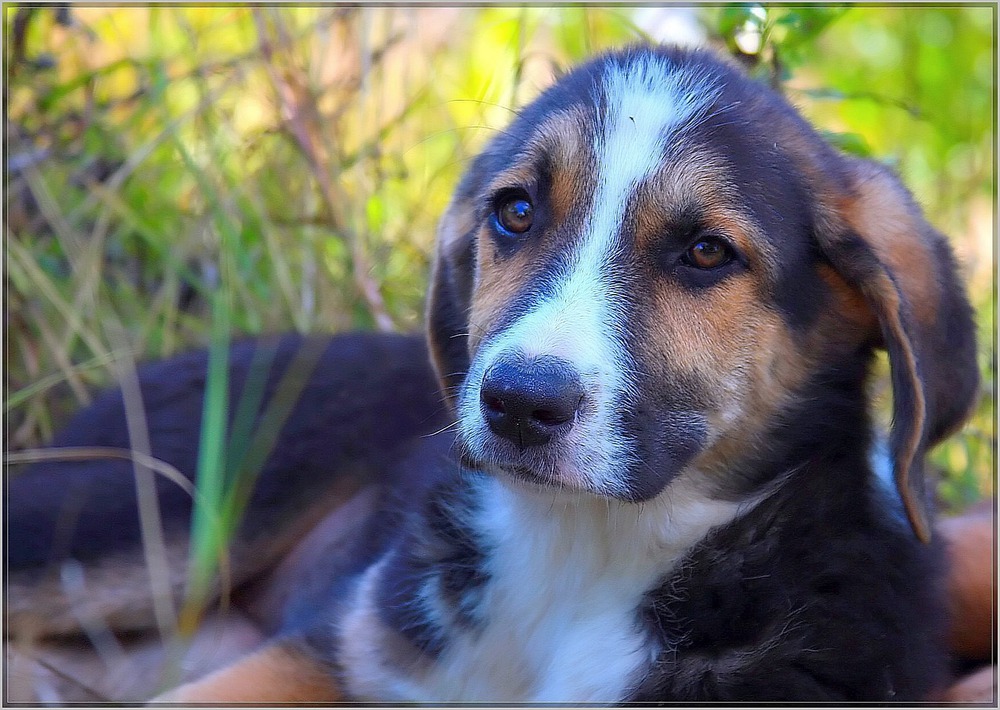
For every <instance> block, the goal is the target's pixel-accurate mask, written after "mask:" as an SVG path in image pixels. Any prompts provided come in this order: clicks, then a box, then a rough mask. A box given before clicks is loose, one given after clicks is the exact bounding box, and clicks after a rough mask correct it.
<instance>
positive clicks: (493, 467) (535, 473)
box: [459, 446, 563, 487]
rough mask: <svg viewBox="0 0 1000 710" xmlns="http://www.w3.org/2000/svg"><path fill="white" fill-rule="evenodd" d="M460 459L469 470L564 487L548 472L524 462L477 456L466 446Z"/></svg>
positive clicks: (463, 466)
mask: <svg viewBox="0 0 1000 710" xmlns="http://www.w3.org/2000/svg"><path fill="white" fill-rule="evenodd" d="M461 449H462V451H461V453H460V455H459V461H460V463H461V465H462V468H464V469H467V470H469V471H478V472H480V473H485V474H489V475H491V476H510V477H511V478H514V479H517V480H519V481H523V482H525V483H534V484H538V485H543V486H558V487H563V484H562V483H560V482H559V481H558V480H556V479H555V478H554V477H553V476H552V475H550V474H546V473H544V472H542V471H540V470H538V469H535V468H531V467H529V466H524V465H522V464H512V463H499V462H496V461H490V460H487V459H483V458H477V457H475V456H472V455H471V454H469V453H468V451H467V450H466V449H465V447H464V446H463V447H461Z"/></svg>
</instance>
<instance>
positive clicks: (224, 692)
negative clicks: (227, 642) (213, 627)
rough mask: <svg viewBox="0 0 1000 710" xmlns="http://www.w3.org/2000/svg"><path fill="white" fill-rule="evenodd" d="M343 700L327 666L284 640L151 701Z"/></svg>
mask: <svg viewBox="0 0 1000 710" xmlns="http://www.w3.org/2000/svg"><path fill="white" fill-rule="evenodd" d="M344 700H346V698H345V697H344V695H343V693H342V692H341V690H340V688H339V687H337V685H336V683H335V682H334V680H333V674H332V673H331V671H330V669H329V668H326V667H324V666H322V665H321V664H320V663H318V662H317V661H316V660H315V659H313V658H311V657H310V656H308V655H307V654H305V653H303V652H302V651H300V650H298V649H296V648H294V647H292V646H290V645H288V644H274V645H271V646H267V647H265V648H263V649H262V650H260V651H258V652H256V653H254V654H252V655H250V656H247V657H245V658H244V659H242V660H241V661H239V662H237V663H235V664H234V665H231V666H229V667H227V668H223V669H222V670H219V671H216V672H215V673H212V674H211V675H209V676H208V677H206V678H203V679H201V680H199V681H195V682H194V683H188V684H187V685H182V686H180V687H179V688H176V689H174V690H172V691H170V692H168V693H165V694H163V695H161V696H159V697H157V698H154V699H153V702H154V703H181V704H183V703H194V702H197V703H252V704H254V705H270V704H278V703H289V704H295V703H324V704H326V703H336V702H343V701H344Z"/></svg>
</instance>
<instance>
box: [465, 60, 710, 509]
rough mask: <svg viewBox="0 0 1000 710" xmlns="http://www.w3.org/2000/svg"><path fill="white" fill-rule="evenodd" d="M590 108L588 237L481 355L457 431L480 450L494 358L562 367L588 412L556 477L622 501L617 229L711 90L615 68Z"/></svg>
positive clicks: (623, 389) (663, 63)
mask: <svg viewBox="0 0 1000 710" xmlns="http://www.w3.org/2000/svg"><path fill="white" fill-rule="evenodd" d="M592 98H593V100H594V102H595V105H596V106H597V107H598V111H599V112H600V115H599V117H598V119H597V121H596V122H595V135H594V136H593V138H592V141H593V146H594V156H595V163H596V171H597V179H596V181H595V182H596V185H595V189H594V193H593V195H592V197H591V198H590V201H589V213H588V214H587V216H586V217H585V218H584V220H583V224H585V225H586V227H585V232H584V233H582V234H580V235H579V239H578V243H577V246H576V250H575V251H574V253H573V254H572V255H571V256H570V258H569V259H568V262H567V265H566V266H565V267H564V270H563V271H562V273H560V274H559V275H558V277H557V279H556V283H555V286H554V287H553V289H552V293H551V295H549V296H548V297H547V298H545V299H544V300H541V301H540V302H539V303H537V304H536V305H535V306H534V308H533V309H532V310H530V311H529V312H528V313H526V314H525V315H524V316H522V317H521V318H520V319H518V320H517V321H515V322H514V323H512V324H511V325H510V327H509V328H508V329H507V330H506V331H504V332H503V333H502V334H501V335H500V336H499V337H497V338H495V339H493V340H491V341H489V342H487V343H486V344H485V346H484V347H483V349H482V350H480V352H479V353H477V355H476V357H475V359H474V361H473V363H472V367H471V369H470V373H469V377H468V378H467V380H466V385H465V388H464V391H463V393H462V397H461V401H460V403H459V413H460V420H461V422H460V427H461V433H462V435H463V437H464V438H465V440H466V441H467V442H469V443H471V444H472V446H473V448H474V449H475V447H476V445H477V443H478V442H479V441H482V439H483V437H484V436H486V432H487V430H486V425H485V422H484V421H483V419H482V417H481V415H480V414H479V385H480V383H481V382H482V379H483V374H484V373H485V372H486V371H487V370H488V369H489V367H490V366H491V365H492V364H493V363H494V362H495V361H496V360H497V358H499V357H501V356H502V355H505V354H515V353H520V354H521V355H522V356H523V357H526V358H533V357H538V356H543V355H549V356H555V357H558V358H561V359H563V360H566V361H567V362H569V363H570V364H571V365H572V366H573V367H574V368H575V369H576V370H577V372H578V373H579V375H580V380H581V382H582V383H583V386H584V388H585V390H586V393H587V399H588V401H589V402H590V403H591V409H590V410H589V413H588V415H587V416H584V417H582V418H581V420H580V421H578V422H577V424H576V425H575V426H574V427H573V429H572V430H571V431H570V433H569V434H568V436H567V438H566V440H565V443H566V459H567V460H565V461H562V462H561V470H559V471H558V474H559V475H560V476H561V477H562V478H563V479H564V480H565V482H566V483H570V484H573V483H577V484H581V483H583V484H586V483H590V484H593V485H594V486H596V487H598V488H599V489H602V490H605V491H607V492H624V490H623V489H624V488H625V486H626V484H625V482H624V481H623V480H622V476H621V475H620V471H621V468H622V465H623V464H624V463H626V460H625V459H626V457H627V452H626V451H625V445H624V441H623V438H622V436H621V433H620V424H619V422H618V421H617V419H616V418H615V417H614V415H613V410H614V409H615V403H616V402H620V401H622V400H624V399H632V398H631V397H629V393H630V391H631V390H633V389H634V388H635V383H634V382H632V381H631V377H630V375H629V373H630V372H631V366H630V365H629V360H628V357H627V355H626V353H625V352H624V350H623V346H622V341H623V338H622V337H621V334H622V333H623V331H624V329H625V323H626V322H627V318H628V314H626V313H624V312H622V310H621V309H620V308H619V307H618V304H621V303H622V298H621V296H622V295H623V294H620V293H619V288H618V287H617V286H616V285H615V283H614V270H615V266H614V262H615V259H616V256H617V252H618V251H619V248H620V238H621V227H622V224H623V221H624V219H625V216H626V210H627V208H628V204H629V202H630V200H631V197H632V195H634V194H635V192H636V189H637V188H638V186H639V185H641V184H642V183H643V181H644V180H646V179H648V178H649V177H650V176H651V175H652V174H653V173H654V172H655V171H656V170H657V168H658V167H659V165H660V164H661V161H662V158H663V155H664V151H665V150H666V148H667V143H668V141H669V140H670V138H671V136H673V135H674V134H675V132H676V131H677V130H678V129H680V128H682V127H683V126H684V125H685V124H687V123H689V122H691V121H692V120H693V119H695V118H696V117H697V115H698V114H699V113H700V112H702V111H703V110H704V109H705V108H706V107H707V105H708V104H709V103H710V102H711V100H712V99H713V98H714V90H713V88H712V87H711V84H710V83H708V82H706V81H704V78H703V77H697V76H694V77H692V76H691V75H689V74H685V73H681V72H678V71H677V70H676V69H675V68H673V67H672V66H671V64H670V62H668V61H667V60H666V59H664V58H656V57H648V56H645V57H641V58H638V59H636V60H633V61H631V62H630V63H628V64H626V65H624V66H623V65H619V64H611V65H610V66H609V67H608V69H607V71H606V73H605V75H604V77H603V81H602V83H601V86H600V87H599V89H598V90H597V95H595V96H594V97H592Z"/></svg>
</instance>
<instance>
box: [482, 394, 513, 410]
mask: <svg viewBox="0 0 1000 710" xmlns="http://www.w3.org/2000/svg"><path fill="white" fill-rule="evenodd" d="M482 400H483V404H484V405H486V408H487V409H488V410H490V411H491V412H494V413H496V414H506V413H507V407H505V406H504V403H503V400H502V399H501V398H500V397H496V396H494V395H488V394H485V393H484V394H483V395H482Z"/></svg>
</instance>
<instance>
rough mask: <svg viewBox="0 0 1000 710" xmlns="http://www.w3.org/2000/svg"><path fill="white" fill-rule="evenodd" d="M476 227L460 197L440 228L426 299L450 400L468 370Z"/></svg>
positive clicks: (434, 351) (437, 364) (434, 353)
mask: <svg viewBox="0 0 1000 710" xmlns="http://www.w3.org/2000/svg"><path fill="white" fill-rule="evenodd" d="M475 229H476V223H475V220H474V214H473V211H472V206H471V204H470V200H469V199H467V198H463V196H462V194H461V193H459V194H458V195H456V196H455V198H454V199H453V200H452V202H451V204H450V205H449V206H448V210H447V211H446V212H445V215H444V217H442V219H441V222H440V224H439V226H438V239H437V250H436V252H435V255H434V269H433V271H432V272H431V284H430V291H429V294H428V297H427V318H426V322H427V338H428V343H429V344H430V352H431V359H432V360H433V364H434V369H435V370H436V371H437V375H438V381H439V383H440V385H441V387H442V391H443V392H444V394H445V396H446V397H447V399H448V401H453V400H454V397H455V394H456V390H457V388H458V386H459V385H461V383H462V380H463V379H464V378H465V374H466V372H468V369H469V344H468V341H469V309H470V307H471V304H472V289H473V285H474V280H475V269H476V251H475V241H474V239H475Z"/></svg>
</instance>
